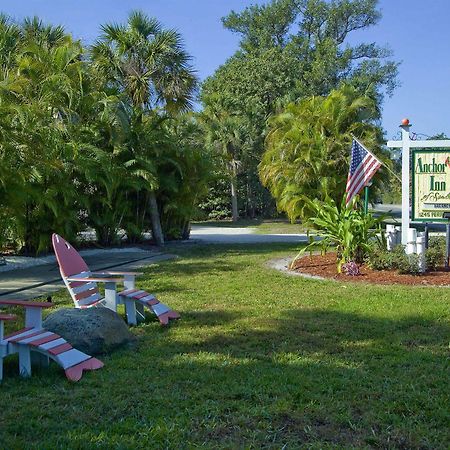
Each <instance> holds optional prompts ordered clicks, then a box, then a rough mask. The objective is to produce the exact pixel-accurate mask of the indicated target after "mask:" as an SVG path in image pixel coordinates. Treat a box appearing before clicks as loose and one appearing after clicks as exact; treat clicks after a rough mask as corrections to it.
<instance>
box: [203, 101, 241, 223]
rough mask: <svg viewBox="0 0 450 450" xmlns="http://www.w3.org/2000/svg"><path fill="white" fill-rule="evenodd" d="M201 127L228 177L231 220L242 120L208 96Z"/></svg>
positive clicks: (234, 214) (235, 200)
mask: <svg viewBox="0 0 450 450" xmlns="http://www.w3.org/2000/svg"><path fill="white" fill-rule="evenodd" d="M200 118H201V121H202V122H203V124H204V128H205V135H206V136H205V140H206V144H207V145H208V146H209V147H211V148H212V149H213V151H215V153H216V154H217V155H218V156H219V157H220V159H221V160H222V162H223V164H224V167H225V171H226V173H227V174H228V177H229V180H230V192H231V215H232V220H233V222H236V221H237V220H238V219H239V210H238V193H237V176H238V173H239V169H240V167H241V155H242V153H243V150H244V147H245V145H246V136H248V135H249V134H250V133H248V130H247V128H246V124H245V121H244V120H243V119H242V118H241V117H238V116H236V115H233V114H230V113H228V112H227V111H226V109H225V108H223V105H222V104H221V102H220V101H218V98H217V96H211V98H210V101H209V102H208V106H207V107H206V108H205V109H204V110H203V112H202V113H201V116H200Z"/></svg>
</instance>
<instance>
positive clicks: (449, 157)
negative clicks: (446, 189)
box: [445, 156, 450, 167]
mask: <svg viewBox="0 0 450 450" xmlns="http://www.w3.org/2000/svg"><path fill="white" fill-rule="evenodd" d="M445 165H446V166H447V167H450V156H447V159H446V160H445Z"/></svg>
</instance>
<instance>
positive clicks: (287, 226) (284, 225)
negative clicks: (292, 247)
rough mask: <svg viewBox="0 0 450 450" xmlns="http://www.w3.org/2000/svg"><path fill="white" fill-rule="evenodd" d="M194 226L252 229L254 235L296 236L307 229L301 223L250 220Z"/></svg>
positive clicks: (203, 223)
mask: <svg viewBox="0 0 450 450" xmlns="http://www.w3.org/2000/svg"><path fill="white" fill-rule="evenodd" d="M194 225H201V226H207V227H226V228H254V229H255V233H256V234H297V233H306V231H307V228H306V227H305V226H304V225H302V224H301V223H290V222H288V221H287V220H256V219H255V220H251V219H240V220H238V221H237V222H232V221H231V220H218V221H207V222H194Z"/></svg>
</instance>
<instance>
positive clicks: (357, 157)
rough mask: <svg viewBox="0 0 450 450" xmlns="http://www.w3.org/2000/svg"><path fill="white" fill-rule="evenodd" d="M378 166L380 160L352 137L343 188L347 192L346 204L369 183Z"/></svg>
mask: <svg viewBox="0 0 450 450" xmlns="http://www.w3.org/2000/svg"><path fill="white" fill-rule="evenodd" d="M380 166H381V162H380V161H379V160H378V159H377V158H375V156H374V155H372V153H370V152H369V150H367V148H365V147H364V146H363V145H362V144H361V143H360V142H358V141H357V140H356V139H353V144H352V154H351V161H350V170H349V172H348V178H347V187H346V188H345V192H346V193H347V198H346V200H345V204H346V205H348V204H349V203H350V202H351V201H352V198H353V197H354V196H355V195H358V194H359V192H360V191H361V189H362V188H363V187H364V186H367V185H368V184H369V181H370V180H371V179H372V177H373V176H374V175H375V172H376V171H377V170H378V169H379V168H380Z"/></svg>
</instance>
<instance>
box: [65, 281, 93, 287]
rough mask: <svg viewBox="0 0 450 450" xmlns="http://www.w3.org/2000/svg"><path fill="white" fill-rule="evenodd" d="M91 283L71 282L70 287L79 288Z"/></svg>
mask: <svg viewBox="0 0 450 450" xmlns="http://www.w3.org/2000/svg"><path fill="white" fill-rule="evenodd" d="M86 283H89V281H69V286H70V287H71V288H75V287H78V286H82V285H83V284H86Z"/></svg>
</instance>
